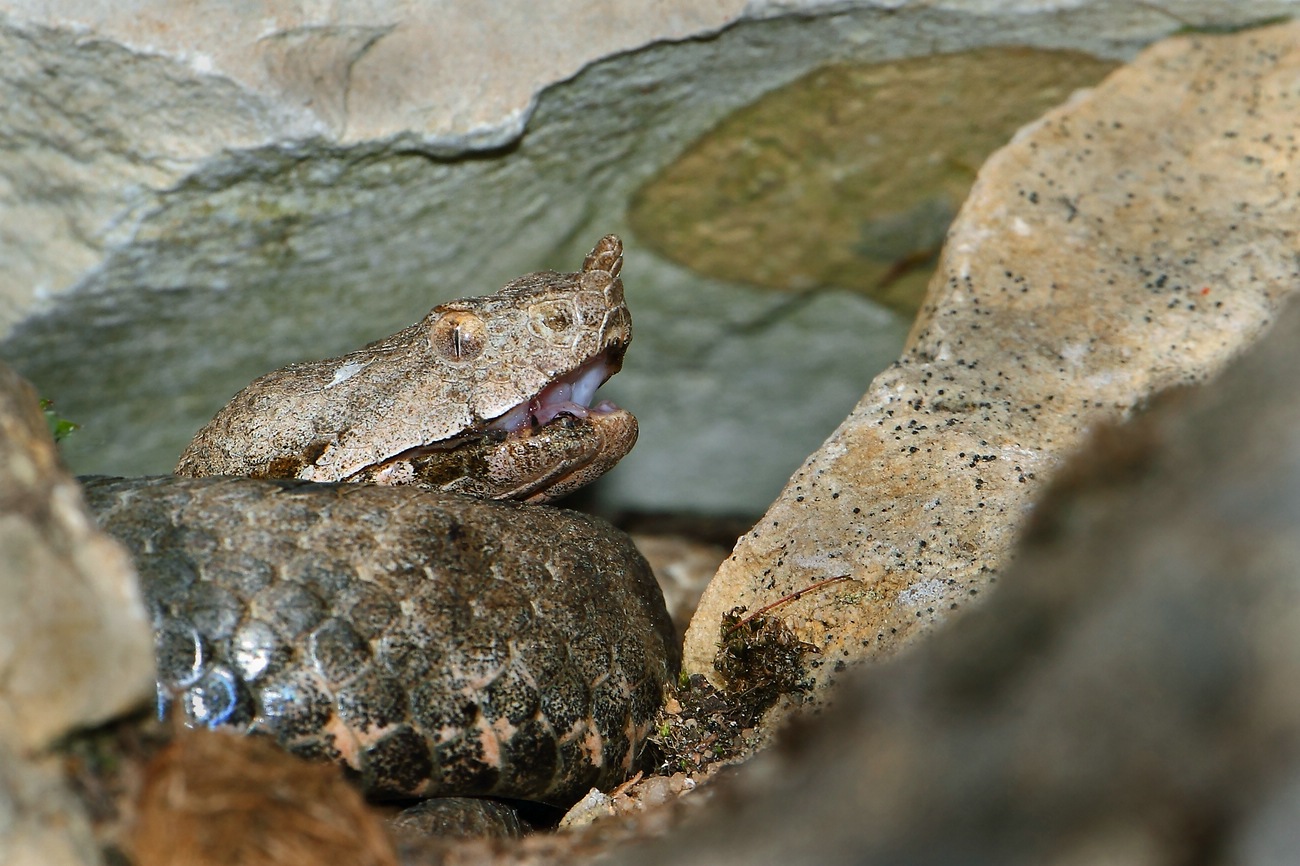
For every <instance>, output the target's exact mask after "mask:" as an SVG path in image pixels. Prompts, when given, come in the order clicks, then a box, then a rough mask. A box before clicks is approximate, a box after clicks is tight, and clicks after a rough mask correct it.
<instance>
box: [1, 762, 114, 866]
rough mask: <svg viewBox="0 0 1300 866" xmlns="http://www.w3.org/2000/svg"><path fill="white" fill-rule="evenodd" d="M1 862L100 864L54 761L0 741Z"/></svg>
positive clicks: (21, 865)
mask: <svg viewBox="0 0 1300 866" xmlns="http://www.w3.org/2000/svg"><path fill="white" fill-rule="evenodd" d="M0 862H3V863H4V864H5V866H93V864H98V863H101V862H102V861H101V858H100V856H99V851H98V849H97V848H96V847H95V839H94V837H93V836H92V835H91V832H90V824H89V822H88V821H87V820H86V816H85V814H84V813H83V812H82V808H81V804H80V803H79V802H78V801H77V800H75V799H74V798H73V797H72V795H71V794H69V792H68V789H67V787H66V786H65V785H64V780H63V776H62V774H61V773H60V767H59V766H58V762H57V760H44V761H32V760H30V759H29V758H27V757H25V756H19V755H17V754H15V753H14V752H13V751H11V750H10V749H9V747H8V746H5V745H0Z"/></svg>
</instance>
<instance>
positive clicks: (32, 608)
mask: <svg viewBox="0 0 1300 866" xmlns="http://www.w3.org/2000/svg"><path fill="white" fill-rule="evenodd" d="M153 688H154V687H153V638H152V634H151V632H150V631H149V623H148V620H147V619H146V617H145V613H144V605H143V603H142V602H141V600H140V597H139V593H138V590H137V587H136V584H135V572H134V570H133V569H132V567H131V563H130V560H129V559H128V558H127V556H126V553H125V551H124V550H123V549H122V548H121V547H120V546H119V545H118V544H117V542H115V541H113V540H111V539H110V538H108V537H107V536H105V535H103V534H102V533H100V532H99V530H98V529H96V528H95V525H94V522H93V521H92V520H91V518H90V516H89V515H88V514H87V512H86V509H85V505H84V503H83V502H82V499H81V492H80V490H79V488H78V487H77V484H76V482H75V481H73V480H72V478H71V477H69V476H68V475H67V473H66V472H64V471H63V470H62V468H61V467H60V466H59V460H58V455H57V453H56V452H55V449H54V442H53V441H52V440H51V438H50V433H49V430H48V429H47V425H46V421H45V417H44V415H43V413H42V412H41V409H40V407H39V405H38V403H37V401H36V397H35V394H33V393H32V390H31V387H30V386H29V385H28V384H27V383H26V382H24V381H23V380H22V379H20V378H19V377H18V376H17V374H15V373H14V372H13V371H12V370H11V369H9V368H8V367H6V366H5V365H4V364H0V862H4V863H6V864H14V866H18V864H32V866H36V864H41V866H63V864H89V863H97V862H99V857H98V851H97V849H96V848H95V846H94V842H93V840H92V838H91V835H90V828H89V825H88V824H87V822H86V819H85V817H84V815H83V814H82V813H81V810H80V806H79V804H78V803H77V802H76V801H75V800H73V799H72V797H71V796H70V795H69V794H68V793H67V791H66V790H65V789H64V787H63V780H62V778H61V776H60V775H59V772H58V766H57V762H55V761H52V760H51V759H49V758H42V757H41V756H40V754H39V753H40V752H41V751H42V750H44V749H45V748H46V747H48V746H49V745H50V744H51V743H52V742H53V741H54V740H55V739H56V738H58V737H61V736H63V735H64V734H66V733H67V732H68V731H69V730H71V729H72V728H74V727H77V726H81V725H91V724H95V723H97V722H100V721H103V720H105V719H108V718H110V717H112V716H114V715H116V714H118V713H120V712H122V711H123V710H126V709H128V708H130V707H133V706H138V705H140V704H141V703H144V702H147V701H149V700H150V699H151V698H152V696H153Z"/></svg>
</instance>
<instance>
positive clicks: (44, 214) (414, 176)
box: [0, 0, 1300, 515]
mask: <svg viewBox="0 0 1300 866" xmlns="http://www.w3.org/2000/svg"><path fill="white" fill-rule="evenodd" d="M1159 5H1167V6H1168V7H1169V9H1170V10H1171V12H1172V14H1171V12H1166V11H1162V10H1161V9H1160V8H1157V4H1145V5H1141V6H1139V5H1137V4H1117V3H1114V2H1112V0H1044V2H1036V3H1025V2H1023V0H963V2H960V3H958V2H941V3H937V2H933V0H891V2H888V3H881V2H878V0H851V2H841V0H794V2H790V0H781V2H752V3H741V2H738V0H726V2H721V3H709V4H699V3H690V2H661V3H656V4H652V5H651V6H647V5H646V4H634V3H628V2H623V0H620V2H616V3H599V4H597V3H592V2H589V0H583V2H566V3H557V4H550V5H548V7H547V9H546V12H545V14H538V13H536V12H534V11H533V4H527V3H523V2H518V0H509V2H501V3H493V4H491V9H490V10H488V11H484V10H483V9H480V8H478V7H476V6H474V5H473V4H468V5H467V4H457V3H413V2H409V0H366V2H357V3H349V4H342V5H339V4H323V5H321V4H306V5H304V4H292V3H287V2H273V3H267V4H263V5H262V6H261V7H259V8H261V9H262V12H260V13H259V14H256V15H247V14H242V13H241V14H228V13H224V12H223V11H222V10H221V9H211V8H203V9H202V11H195V9H191V8H190V7H188V6H185V5H178V4H160V3H133V4H127V5H121V4H117V5H114V4H107V5H105V4H102V3H91V2H86V0H70V2H61V3H35V2H30V0H0V56H3V57H4V58H5V62H4V63H3V64H0V102H3V104H4V105H6V107H7V108H9V109H10V110H7V111H5V112H4V113H3V114H0V136H3V137H4V139H5V140H6V141H7V142H11V143H12V146H9V147H6V148H5V149H3V151H0V204H2V205H3V206H2V207H0V237H3V238H4V239H5V241H4V243H0V330H3V331H5V332H6V333H5V335H4V336H0V340H2V342H0V356H3V357H4V358H6V359H7V360H9V361H10V362H11V363H13V364H14V365H15V366H16V367H17V368H18V369H19V370H20V372H22V373H23V374H24V375H26V376H27V377H28V378H29V379H31V380H32V381H33V382H35V383H36V385H37V387H38V389H39V390H40V391H41V393H42V394H43V395H44V396H48V397H52V398H53V399H55V400H56V401H57V402H58V403H59V405H60V406H61V407H62V409H63V411H64V412H65V413H66V414H67V416H68V417H70V418H72V419H73V420H76V421H78V422H79V423H81V424H82V431H81V433H80V435H78V436H77V437H75V438H74V439H73V440H70V441H69V442H68V443H67V447H66V449H65V455H66V458H67V459H68V461H69V464H70V465H71V466H72V467H73V469H74V470H75V471H77V472H80V473H107V474H115V475H139V474H149V473H158V472H163V471H167V470H168V469H169V468H170V467H171V466H172V465H174V463H175V458H176V456H177V454H178V453H179V452H180V450H181V448H182V447H183V446H184V444H185V443H186V442H188V441H189V439H190V437H191V436H192V435H193V433H194V431H195V430H196V429H198V427H199V426H200V425H201V424H202V423H203V422H204V421H206V420H207V419H208V418H210V417H211V416H212V414H213V413H214V412H215V411H216V409H217V408H218V407H220V406H221V405H223V404H224V403H225V402H226V400H227V399H228V398H229V397H230V395H231V394H233V393H234V392H235V391H236V390H238V389H239V388H240V387H241V386H242V385H244V384H246V383H247V382H249V381H250V380H251V379H253V378H254V377H255V376H258V375H260V374H262V373H265V372H266V371H268V370H272V369H275V368H277V367H280V366H283V365H284V364H286V363H288V362H291V361H300V360H307V359H311V358H320V357H327V356H329V355H332V354H337V353H338V352H339V351H342V350H345V349H348V348H351V347H354V346H356V345H360V344H363V343H365V342H367V341H369V340H373V339H375V338H377V337H379V336H380V335H383V334H388V333H392V332H393V331H394V330H396V329H397V328H399V327H402V326H404V325H407V324H409V323H410V322H412V321H415V320H416V319H417V318H419V317H420V316H422V315H423V314H424V313H425V312H426V311H427V310H428V309H429V308H430V307H431V306H433V304H434V303H436V302H438V301H440V300H446V299H449V298H452V297H464V296H465V295H469V294H482V293H485V292H489V291H492V290H495V289H496V288H497V287H499V286H500V285H501V284H502V283H503V282H505V281H506V280H508V279H510V278H512V277H515V276H517V275H519V274H521V273H526V272H528V271H533V270H537V269H538V268H539V267H560V268H564V267H567V266H568V265H569V263H570V262H571V261H572V260H573V257H574V256H575V255H576V256H579V257H580V256H581V254H582V253H584V252H585V251H586V250H585V249H578V248H577V247H578V245H579V244H580V243H582V241H579V240H577V239H578V238H588V237H592V236H599V235H601V234H604V233H605V232H609V231H613V232H618V233H620V234H622V235H624V240H625V241H626V242H627V248H628V254H627V268H626V275H627V293H628V299H629V303H630V305H631V308H632V311H633V317H634V318H635V319H636V320H637V326H638V337H637V342H636V344H635V346H634V348H633V351H632V352H631V354H630V355H629V357H628V359H627V364H626V366H625V367H624V371H623V373H622V374H621V375H620V376H619V377H618V378H617V379H616V380H615V381H614V382H612V383H611V386H610V391H611V393H610V395H609V396H610V397H611V398H613V399H614V400H616V401H617V402H619V403H620V404H622V405H625V406H628V407H629V408H631V409H633V410H634V411H635V412H636V414H637V416H638V417H639V418H640V420H641V433H642V435H641V444H640V445H639V446H638V447H637V449H636V451H634V452H633V453H632V454H631V455H630V456H629V458H628V459H627V460H625V461H624V462H623V464H622V465H621V466H620V467H619V469H618V471H616V472H615V473H612V474H611V476H610V477H609V478H607V479H606V481H605V483H604V484H603V485H602V489H601V490H600V491H598V494H597V495H598V496H599V497H600V498H601V499H602V500H603V501H604V502H605V503H607V504H608V505H609V506H610V507H614V508H636V509H639V510H657V511H663V510H669V509H674V510H675V509H678V508H680V507H681V506H682V504H683V503H690V505H691V507H692V508H693V509H694V510H697V511H702V512H712V513H720V514H737V513H743V514H747V515H756V514H758V513H760V512H761V511H762V509H763V508H764V507H766V505H767V504H768V503H769V502H770V501H771V500H772V498H773V497H774V496H775V495H776V493H777V492H778V491H779V490H780V488H781V485H782V484H783V483H784V481H785V479H786V478H788V477H789V474H790V472H791V471H792V469H793V468H794V467H796V466H797V465H798V463H799V461H800V460H801V459H803V457H804V456H806V455H807V454H808V453H809V452H810V451H811V450H813V449H814V448H815V447H816V446H817V444H818V443H819V442H820V441H821V440H822V439H824V438H825V435H826V432H827V431H829V430H831V429H832V428H833V427H834V425H835V424H836V423H837V422H838V421H839V420H840V419H842V418H843V417H844V414H845V413H846V412H847V411H848V410H849V409H850V408H851V407H852V406H853V404H854V402H855V401H856V400H857V398H858V397H859V396H861V393H862V390H863V387H864V384H865V382H867V381H868V380H869V379H870V377H871V376H873V375H874V374H875V373H877V372H879V371H880V370H881V369H882V368H884V367H885V366H886V365H887V364H888V363H889V362H890V361H891V360H892V359H893V358H895V357H897V354H898V351H899V347H900V346H901V345H902V341H903V338H904V336H905V334H906V330H907V325H908V322H907V319H906V317H904V316H901V315H899V314H897V313H896V312H895V311H893V310H891V309H888V308H886V307H884V306H882V305H881V304H879V303H876V302H875V301H874V300H872V299H871V298H868V297H865V296H864V295H863V294H862V293H861V292H859V291H856V288H858V287H842V286H837V285H835V284H834V283H833V282H830V283H828V282H816V284H814V285H805V284H803V283H801V284H800V285H799V286H797V288H798V293H796V294H794V295H791V294H790V293H788V292H785V291H770V290H766V289H763V288H756V287H754V286H751V285H746V284H736V283H734V282H729V281H726V280H718V279H707V278H705V277H702V276H701V275H700V274H698V273H694V272H692V271H690V270H688V269H687V268H684V267H681V266H680V265H677V264H674V261H680V260H683V259H682V258H681V257H676V258H669V259H665V258H664V257H661V256H659V255H655V254H653V253H652V252H650V250H651V249H652V248H653V247H654V246H655V245H654V244H646V243H642V242H641V241H640V240H639V239H638V237H637V232H636V231H634V230H633V231H630V230H629V225H628V222H629V220H628V218H627V211H628V207H629V202H630V200H631V199H632V198H633V197H634V196H635V195H636V193H637V191H638V190H640V189H642V188H644V187H645V185H646V183H647V181H649V180H650V179H651V178H653V177H654V176H655V175H656V173H657V172H659V171H660V170H662V169H663V168H664V167H665V166H667V165H669V164H671V163H672V162H673V161H674V160H676V159H677V158H678V157H679V156H680V155H681V154H682V152H683V151H684V150H685V149H686V148H687V147H688V146H690V144H691V143H692V142H694V141H696V140H697V139H699V138H700V137H701V136H704V135H706V134H708V133H709V131H710V130H712V129H713V128H715V127H716V126H717V125H718V124H719V122H720V121H722V120H723V119H724V118H725V117H727V116H728V115H729V114H730V113H731V112H733V111H735V110H737V109H738V108H741V107H743V106H746V105H748V104H750V103H752V102H754V101H755V100H757V99H759V98H760V97H762V96H763V95H764V94H766V93H769V92H771V91H773V90H774V89H777V88H780V87H783V86H785V85H787V84H789V83H790V82H793V81H795V80H797V79H799V78H800V77H802V76H804V75H806V74H808V73H809V72H811V71H812V70H815V69H817V68H819V67H821V66H823V65H825V64H828V63H873V64H880V63H886V62H892V61H897V60H899V59H900V58H908V57H918V56H928V55H932V54H934V53H936V52H965V51H968V50H972V49H979V48H988V47H997V48H999V49H1000V50H1001V51H1004V52H1005V53H1004V54H1002V55H997V56H998V59H999V65H1000V66H1002V65H1003V64H1005V66H1003V73H1004V75H1009V74H1014V66H1015V61H1016V58H1017V56H1018V54H1019V53H1020V52H1021V49H1022V47H1024V46H1028V47H1037V48H1039V49H1043V50H1045V51H1050V52H1057V51H1066V50H1069V51H1076V52H1084V53H1086V54H1089V55H1092V56H1095V57H1100V58H1103V59H1105V60H1108V61H1115V60H1122V59H1125V58H1128V57H1130V56H1132V54H1134V53H1135V52H1136V51H1137V50H1138V49H1139V48H1140V47H1141V46H1143V45H1145V44H1147V43H1149V42H1151V41H1152V40H1154V39H1157V38H1160V37H1161V36H1163V35H1165V34H1168V33H1170V32H1172V31H1174V30H1176V29H1177V28H1179V27H1180V26H1182V25H1183V23H1184V21H1190V22H1193V23H1200V22H1206V21H1208V22H1212V23H1227V24H1234V23H1241V22H1243V21H1250V20H1255V19H1258V18H1261V17H1264V16H1268V15H1276V14H1279V13H1281V12H1286V11H1288V10H1295V9H1297V8H1300V2H1297V0H1241V2H1236V3H1233V4H1230V5H1225V4H1219V3H1206V2H1177V0H1171V2H1169V3H1166V4H1159ZM698 37H708V38H698ZM991 62H992V61H990V63H991ZM1008 70H1011V71H1010V72H1008ZM489 73H490V74H489ZM1028 77H1029V76H1028V75H1026V76H1025V78H1028ZM918 86H925V85H924V84H923V83H922V84H920V85H918ZM1044 86H1045V87H1048V88H1051V87H1067V86H1068V83H1063V82H1062V81H1055V82H1046V83H1045V84H1044ZM961 98H962V99H963V101H967V102H972V103H976V104H975V105H974V106H973V107H972V108H973V110H971V111H969V112H968V113H967V114H966V116H969V117H975V118H979V117H981V116H989V117H993V116H996V115H997V114H998V112H997V111H995V110H993V109H992V108H990V109H989V110H987V111H981V110H980V108H979V105H978V103H979V102H980V100H987V101H988V102H989V103H990V106H997V105H1002V104H1004V103H1005V102H1006V99H1005V94H1004V93H1003V91H1002V90H1001V89H1000V88H998V87H996V86H991V87H985V88H982V89H980V88H972V90H970V91H965V92H963V95H962V97H961ZM1026 99H1028V97H1026ZM864 113H865V114H867V115H870V114H871V110H870V109H869V108H868V109H867V110H866V111H865V112H864ZM834 123H835V119H834V117H833V115H831V116H827V118H826V119H825V120H824V121H823V124H825V125H828V126H833V125H834ZM823 131H824V130H823ZM800 134H801V135H803V134H805V133H800ZM806 134H807V135H809V136H811V137H812V138H813V140H815V136H816V135H817V134H818V133H817V127H816V126H814V127H813V130H812V131H811V132H810V133H806ZM1002 134H1003V135H1005V132H1003V133H1002ZM962 135H963V136H967V135H973V133H972V132H970V131H969V130H964V131H963V133H962ZM485 148H487V149H485ZM806 151H807V153H806V156H807V157H808V158H809V159H814V160H816V159H823V160H825V159H832V158H833V154H831V153H830V152H827V151H824V150H822V149H819V148H807V149H806ZM965 154H966V151H963V152H962V153H961V154H959V155H958V156H959V157H962V158H964V157H965ZM936 158H939V159H942V155H941V154H940V155H938V156H937V157H936ZM903 165H904V164H902V163H900V164H899V169H898V171H897V174H898V175H900V180H899V184H898V185H899V186H900V187H903V188H907V187H908V186H909V184H911V183H912V180H911V179H910V178H907V177H902V175H904V174H910V172H905V171H904V170H903ZM906 165H907V166H912V165H919V166H921V167H922V168H926V169H927V170H928V168H929V166H930V163H929V162H928V161H927V160H917V161H915V162H908V163H906ZM850 168H851V167H850V166H837V165H830V166H825V165H823V166H817V167H816V169H815V172H814V173H815V174H816V175H817V176H819V177H832V178H833V177H835V176H837V172H842V171H847V170H849V169H850ZM973 169H974V166H973V165H969V166H961V167H960V171H959V172H958V173H962V174H965V175H969V174H970V172H971V171H973ZM759 180H761V178H760V179H759ZM774 200H775V201H780V199H779V198H778V199H767V198H762V197H760V198H755V199H752V200H751V202H749V204H750V206H752V207H754V208H756V209H760V210H761V209H764V208H767V209H769V210H770V208H771V203H772V201H774ZM897 204H898V202H896V201H890V202H887V203H886V204H885V205H882V207H884V208H885V209H886V210H887V209H889V208H892V207H894V206H895V205H897ZM910 208H911V205H910V204H908V203H906V202H905V203H903V207H902V209H903V211H904V213H903V216H904V217H906V218H905V219H902V220H901V222H900V221H898V220H892V221H891V219H889V218H887V217H888V214H882V213H880V212H879V211H878V210H876V211H872V210H870V209H868V210H864V211H863V212H862V213H860V214H858V213H848V214H842V215H841V217H842V219H841V220H840V221H839V222H838V223H836V225H837V229H836V232H835V233H834V234H835V236H836V237H840V238H843V236H844V235H843V232H842V231H841V230H840V228H838V227H844V226H847V227H849V231H850V233H851V231H852V226H853V225H854V223H855V222H861V224H863V225H864V226H866V227H867V228H868V229H869V231H868V232H867V234H869V235H870V237H869V238H864V240H866V241H867V242H868V243H867V246H868V247H870V248H871V249H873V250H875V251H876V252H875V253H873V255H874V254H883V255H886V256H892V255H894V253H896V252H897V251H898V250H900V249H902V247H900V246H898V245H897V244H896V243H895V240H896V238H895V239H893V240H891V238H894V236H895V235H896V234H897V230H898V229H900V227H901V228H902V229H906V228H907V227H908V226H911V225H913V224H914V223H915V224H917V225H919V226H920V227H921V228H922V229H924V230H925V232H924V234H925V235H926V237H927V238H930V239H933V237H934V236H935V234H934V233H935V231H936V230H937V229H936V225H939V226H941V225H942V220H941V219H940V220H939V221H938V222H936V221H935V220H934V219H932V217H933V216H934V213H937V211H935V212H931V211H928V210H926V209H925V208H924V207H922V208H921V209H920V210H919V211H917V212H916V213H912V211H911V209H910ZM806 212H807V211H804V213H806ZM826 216H827V219H829V217H830V216H831V214H829V213H828V214H827V215H826ZM940 216H941V217H944V216H946V213H945V214H940ZM917 217H919V218H920V221H919V223H918V222H917V220H916V219H915V218H917ZM792 222H798V224H799V225H798V228H799V229H800V231H797V232H796V231H793V230H792V231H790V232H789V233H788V234H786V235H781V234H780V233H778V232H767V233H765V234H764V235H763V236H762V238H761V239H760V240H759V242H757V243H751V244H746V245H740V246H738V247H728V249H729V250H731V251H732V255H734V256H736V257H739V258H742V259H747V260H749V261H750V262H752V263H755V265H756V266H755V267H750V268H749V269H748V270H747V271H745V272H744V273H755V272H757V271H758V270H761V267H757V265H761V263H762V262H764V261H767V260H774V261H775V260H780V261H785V260H788V259H790V258H791V257H794V258H797V259H799V260H800V261H807V260H816V259H818V258H819V257H824V258H826V259H827V261H831V260H832V259H834V258H835V256H831V255H830V254H829V252H827V254H826V255H825V256H823V255H822V253H821V252H818V251H816V250H813V251H810V250H807V249H804V248H803V247H804V246H806V244H807V241H808V237H809V236H811V237H813V238H814V239H816V238H817V237H819V236H820V235H823V234H824V235H825V236H826V237H827V238H829V237H831V235H832V233H831V232H825V233H823V232H820V231H818V230H816V229H817V227H816V226H812V227H811V229H812V230H811V231H809V230H808V229H809V228H810V226H809V225H808V221H807V220H805V219H803V218H802V217H801V218H800V219H798V220H797V221H792ZM688 229H689V227H688ZM792 229H793V226H792ZM902 234H903V235H906V234H907V232H906V231H903V233H902ZM899 243H901V241H899ZM792 251H797V255H793V256H792ZM842 252H843V250H842V249H841V250H839V251H838V252H837V253H836V255H839V254H840V253H842ZM904 258H906V255H904ZM736 276H737V274H735V273H733V274H730V275H729V276H728V279H733V280H734V279H735V278H736ZM824 276H825V275H819V276H817V280H823V279H824ZM744 278H746V279H748V277H744ZM918 279H919V276H918ZM900 285H901V283H900ZM805 290H808V292H811V293H807V292H805ZM813 290H815V291H813ZM11 326H12V328H13V330H12V333H9V330H10V328H11ZM814 382H815V383H816V387H810V383H814ZM756 393H761V394H762V395H763V398H762V399H755V397H754V395H755V394H756Z"/></svg>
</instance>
